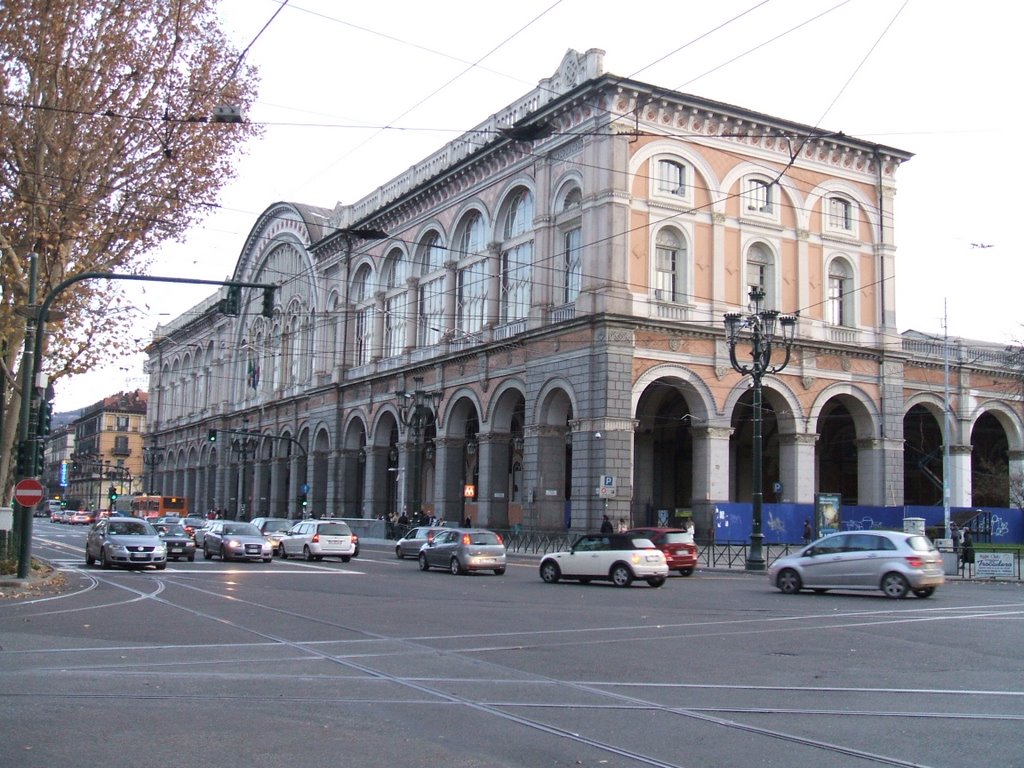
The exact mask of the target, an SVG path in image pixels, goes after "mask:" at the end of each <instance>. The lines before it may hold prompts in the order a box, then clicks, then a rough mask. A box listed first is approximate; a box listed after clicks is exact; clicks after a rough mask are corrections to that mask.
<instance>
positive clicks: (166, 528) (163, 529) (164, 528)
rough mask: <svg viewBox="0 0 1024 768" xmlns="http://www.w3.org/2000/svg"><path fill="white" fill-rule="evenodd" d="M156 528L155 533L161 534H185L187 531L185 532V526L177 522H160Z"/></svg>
mask: <svg viewBox="0 0 1024 768" xmlns="http://www.w3.org/2000/svg"><path fill="white" fill-rule="evenodd" d="M156 530H157V533H159V534H160V535H161V536H187V535H188V534H187V533H185V528H184V527H183V526H181V525H178V524H174V525H171V524H169V523H161V524H160V525H157V526H156Z"/></svg>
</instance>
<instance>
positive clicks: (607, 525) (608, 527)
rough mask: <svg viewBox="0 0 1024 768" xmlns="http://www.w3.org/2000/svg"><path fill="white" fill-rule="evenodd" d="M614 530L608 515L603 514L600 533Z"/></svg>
mask: <svg viewBox="0 0 1024 768" xmlns="http://www.w3.org/2000/svg"><path fill="white" fill-rule="evenodd" d="M614 530H615V527H614V526H613V525H612V521H611V520H609V519H608V515H605V516H604V520H602V521H601V533H612V532H613V531H614Z"/></svg>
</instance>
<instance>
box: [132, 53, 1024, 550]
mask: <svg viewBox="0 0 1024 768" xmlns="http://www.w3.org/2000/svg"><path fill="white" fill-rule="evenodd" d="M602 57H603V52H601V51H599V50H590V51H587V52H585V53H577V52H575V51H569V52H568V53H567V54H566V56H565V57H564V59H563V61H562V62H561V64H560V66H559V67H558V70H557V71H556V72H555V73H554V75H553V76H551V77H550V78H547V79H544V80H542V81H541V82H540V83H539V85H538V87H537V88H535V89H534V90H533V91H531V92H530V93H528V94H526V95H525V96H524V97H523V98H522V99H520V100H518V101H517V102H515V103H513V104H510V105H509V106H507V107H506V108H505V109H503V110H501V111H500V112H498V113H496V114H494V115H492V116H491V117H489V118H487V119H486V120H485V121H484V122H482V123H481V124H480V125H478V126H476V127H475V128H474V129H472V130H470V131H467V132H466V133H465V134H464V135H462V136H461V137H459V138H458V139H456V140H455V141H452V142H451V143H449V144H447V145H446V146H444V147H443V148H442V149H441V150H439V151H438V152H437V153H435V154H434V155H432V156H430V157H427V158H425V159H424V160H423V161H422V162H420V163H418V164H416V165H415V166H413V167H412V168H410V169H409V170H408V171H407V172H406V173H404V174H402V175H401V176H399V177H397V178H394V179H391V180H390V181H387V182H386V183H384V184H382V185H381V186H379V187H377V188H376V189H375V190H374V191H373V192H372V193H370V194H369V195H367V196H366V197H365V198H363V199H362V200H359V201H358V202H355V203H353V204H338V205H337V206H335V207H334V208H320V207H315V206H310V205H305V204H298V203H290V202H279V203H274V204H272V205H270V206H269V207H268V208H267V209H266V210H265V211H264V212H263V214H262V215H261V216H260V217H259V218H258V219H257V221H256V222H255V224H254V226H253V228H252V230H251V232H250V234H249V236H248V238H247V239H246V240H245V242H244V243H242V244H241V251H240V254H239V257H238V261H237V266H236V269H235V273H234V275H233V277H232V279H234V280H237V281H241V282H251V283H260V284H273V285H275V286H277V288H276V290H275V291H274V294H273V299H272V302H270V303H268V302H265V301H264V292H263V291H261V290H260V289H258V288H257V289H248V288H247V289H244V290H243V291H242V294H241V301H240V304H239V306H238V307H237V308H236V307H233V306H230V304H231V302H228V303H225V302H226V301H227V300H228V298H229V297H228V295H227V292H225V291H222V292H220V293H218V294H217V295H214V296H211V297H210V298H209V299H208V300H207V301H205V302H203V303H201V304H200V305H198V306H196V307H194V308H192V309H191V310H190V311H188V312H186V313H184V314H182V315H181V316H180V317H179V318H177V319H175V320H174V321H172V322H171V323H169V324H166V325H162V326H160V327H159V328H158V329H157V331H156V334H155V336H154V339H153V342H152V344H151V346H150V349H149V371H150V397H149V421H148V424H149V434H148V436H147V440H148V447H149V448H150V449H151V450H159V451H160V452H161V454H162V457H163V458H162V461H161V463H160V465H159V466H157V467H156V480H157V482H158V484H160V485H161V487H162V490H163V492H164V493H174V494H177V495H186V496H188V497H189V498H190V499H191V500H192V508H193V509H202V508H204V507H209V508H212V509H223V510H225V512H226V513H227V514H228V515H229V516H244V517H252V516H255V515H272V516H283V517H297V516H300V515H302V514H316V515H335V516H345V517H371V516H372V517H378V516H380V515H383V514H389V513H395V514H399V513H401V512H405V513H407V514H410V515H411V514H412V513H414V512H415V511H417V510H423V511H426V512H430V513H433V514H437V515H439V516H441V517H443V518H445V519H446V520H450V521H461V520H463V519H465V518H466V517H469V518H470V519H471V520H472V521H473V522H474V523H475V524H478V525H487V526H491V527H495V528H506V527H514V526H517V525H519V526H522V527H525V528H529V529H539V530H563V529H565V528H567V527H568V528H571V529H588V528H593V527H595V526H596V525H597V524H598V523H599V521H600V520H601V518H602V515H604V514H608V515H609V516H610V517H612V518H613V519H616V520H617V519H620V518H622V519H625V520H627V521H628V522H629V523H631V524H642V523H643V524H646V523H651V522H654V521H655V520H656V519H657V516H658V514H659V513H661V514H664V511H665V510H668V511H669V512H670V515H671V516H672V517H673V518H674V517H676V516H677V515H683V516H685V515H691V514H692V515H693V516H694V518H695V520H696V523H697V528H698V533H700V532H701V529H702V527H705V526H710V525H711V524H712V522H711V516H712V515H713V510H714V508H715V505H716V504H717V503H723V502H743V501H749V500H750V498H751V489H752V485H753V483H752V466H753V465H752V459H751V455H752V413H751V410H752V400H751V388H750V379H749V377H746V376H743V375H741V374H740V373H737V372H736V371H735V370H734V369H733V367H732V365H731V364H730V356H729V349H728V345H727V341H726V334H725V330H724V325H723V316H724V315H725V313H727V312H747V311H749V309H748V301H749V300H748V295H749V293H750V290H751V289H752V288H757V289H760V290H762V291H763V292H764V295H765V300H764V305H765V306H766V307H768V308H774V309H778V310H780V311H781V312H784V313H796V314H798V323H797V327H796V336H795V342H794V344H793V347H792V355H791V358H790V361H789V363H788V365H787V366H786V367H785V369H783V370H782V371H780V372H779V373H778V374H776V375H770V376H767V377H765V379H764V381H763V394H764V410H763V434H764V437H763V445H764V454H763V455H764V461H763V465H764V474H763V480H764V483H763V484H764V488H765V489H766V495H765V502H767V503H769V504H771V503H795V504H810V503H813V502H814V500H815V496H816V494H818V493H821V492H831V493H836V494H839V496H840V497H841V499H842V501H843V503H844V504H855V505H860V506H878V507H883V506H889V507H891V506H894V505H904V504H925V505H934V504H940V505H941V504H942V493H943V487H944V486H945V487H946V488H947V489H948V492H949V493H950V494H951V499H950V501H951V503H952V504H953V505H954V506H969V505H971V504H980V503H983V500H982V499H980V498H979V497H976V494H975V492H974V490H973V485H980V483H979V482H978V479H979V478H981V477H982V476H984V477H985V478H988V480H987V481H986V483H985V491H984V493H985V494H987V496H986V498H985V499H984V501H985V502H988V503H990V504H991V505H993V506H1009V496H1010V490H1009V488H1010V485H1011V478H1012V477H1013V476H1014V475H1015V474H1019V473H1020V472H1021V471H1022V469H1024V424H1022V417H1021V396H1020V388H1019V380H1020V377H1019V373H1018V374H1017V375H1015V371H1014V369H1013V367H1012V366H1011V365H1009V364H1008V363H1007V357H1006V354H1005V351H1004V350H1002V349H1000V348H997V347H995V346H993V345H986V344H981V343H978V344H968V343H966V342H963V341H962V340H954V341H952V342H951V341H950V340H946V339H942V338H935V337H929V336H926V335H923V334H916V333H904V334H900V333H899V332H897V330H896V318H897V307H896V293H895V289H894V276H895V274H896V271H897V262H898V258H897V250H896V240H895V226H894V216H893V203H894V197H895V194H896V177H897V173H898V171H899V168H900V166H901V165H902V163H904V162H907V161H909V160H911V154H910V153H908V152H905V151H902V150H899V149H896V148H893V147H887V146H882V145H879V144H875V143H872V142H868V141H861V140H858V139H856V138H853V137H850V136H846V135H845V134H842V133H836V132H831V131H823V130H821V129H818V128H814V127H811V126H806V125H801V124H797V123H793V122H790V121H787V120H784V119H779V118H775V117H770V116H768V115H764V114H759V113H754V112H750V111H748V110H745V109H742V108H740V107H736V106H731V105H728V104H722V103H717V102H714V101H710V100H707V99H703V98H698V97H694V96H690V95H686V94H683V93H678V92H674V91H670V90H664V89H661V88H658V87H655V86H651V85H647V84H644V83H640V82H636V81H633V80H629V79H624V78H621V77H616V76H613V75H611V74H607V73H605V72H604V71H603V62H602ZM225 310H227V311H225ZM236 312H237V314H236ZM741 345H742V342H741ZM965 349H967V350H968V351H969V352H970V354H966V353H965ZM737 354H738V355H739V356H740V357H741V358H742V355H743V354H745V352H744V351H743V350H742V346H741V347H738V348H737ZM947 402H948V403H949V405H950V408H949V410H950V412H951V418H950V419H949V423H948V424H947V423H946V419H945V417H944V408H943V404H944V403H947ZM947 431H948V447H947V446H946V443H947V438H946V433H947ZM946 472H948V477H946V475H945V474H944V473H946ZM993 473H994V474H995V475H997V476H998V477H997V480H996V481H995V482H990V480H991V476H992V475H993ZM936 481H938V482H936Z"/></svg>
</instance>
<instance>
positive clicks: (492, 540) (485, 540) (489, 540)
mask: <svg viewBox="0 0 1024 768" xmlns="http://www.w3.org/2000/svg"><path fill="white" fill-rule="evenodd" d="M469 541H470V543H471V544H481V545H484V544H501V539H499V538H498V537H497V535H496V534H493V533H491V532H490V531H471V532H470V534H469Z"/></svg>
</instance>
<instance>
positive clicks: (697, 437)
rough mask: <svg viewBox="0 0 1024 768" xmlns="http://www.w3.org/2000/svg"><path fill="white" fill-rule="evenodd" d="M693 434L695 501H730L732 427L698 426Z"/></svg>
mask: <svg viewBox="0 0 1024 768" xmlns="http://www.w3.org/2000/svg"><path fill="white" fill-rule="evenodd" d="M691 432H692V433H693V501H694V504H695V506H696V503H697V502H698V501H700V502H712V503H714V502H716V501H728V500H729V438H730V437H731V436H732V427H720V426H696V427H693V428H692V429H691Z"/></svg>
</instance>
